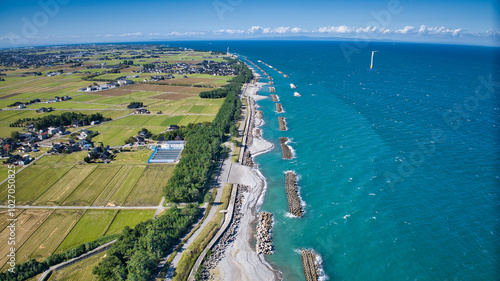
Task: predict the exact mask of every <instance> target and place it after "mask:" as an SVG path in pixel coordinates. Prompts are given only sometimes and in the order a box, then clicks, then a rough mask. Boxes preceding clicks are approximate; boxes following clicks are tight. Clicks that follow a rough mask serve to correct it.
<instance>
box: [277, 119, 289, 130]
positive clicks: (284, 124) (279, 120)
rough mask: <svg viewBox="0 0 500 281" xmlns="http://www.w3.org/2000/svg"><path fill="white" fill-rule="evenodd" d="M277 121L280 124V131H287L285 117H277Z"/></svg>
mask: <svg viewBox="0 0 500 281" xmlns="http://www.w3.org/2000/svg"><path fill="white" fill-rule="evenodd" d="M278 123H279V125H280V130H281V131H288V127H287V126H286V121H285V117H278Z"/></svg>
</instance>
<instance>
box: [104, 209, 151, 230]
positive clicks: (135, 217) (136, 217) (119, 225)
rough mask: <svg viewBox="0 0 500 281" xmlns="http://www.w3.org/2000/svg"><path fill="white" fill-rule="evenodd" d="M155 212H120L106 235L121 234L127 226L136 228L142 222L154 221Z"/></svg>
mask: <svg viewBox="0 0 500 281" xmlns="http://www.w3.org/2000/svg"><path fill="white" fill-rule="evenodd" d="M154 214H155V211H154V210H120V211H118V214H117V215H116V216H115V219H114V220H113V222H112V223H111V225H110V226H109V228H108V230H107V231H106V235H111V234H116V233H120V232H121V231H122V229H123V228H124V227H125V226H129V227H134V226H136V225H137V224H138V223H140V222H141V221H145V220H149V219H152V218H153V216H154Z"/></svg>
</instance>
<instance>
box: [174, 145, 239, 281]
mask: <svg viewBox="0 0 500 281" xmlns="http://www.w3.org/2000/svg"><path fill="white" fill-rule="evenodd" d="M226 144H227V143H226ZM228 145H229V147H230V149H231V151H230V152H229V154H228V157H227V158H226V159H225V160H224V162H223V163H222V165H220V166H219V167H218V170H217V171H215V173H216V174H217V175H218V176H217V178H216V183H215V185H216V186H218V187H219V188H217V194H216V196H215V199H214V203H219V202H220V201H221V198H222V192H223V190H224V186H225V185H226V183H227V180H228V178H229V172H230V170H231V157H230V155H232V154H233V150H234V145H233V144H232V143H229V144H228ZM216 213H217V204H214V205H213V206H212V208H211V209H210V213H208V216H207V217H206V218H205V220H204V221H203V223H202V224H201V226H200V227H199V228H198V229H197V230H196V231H195V233H193V235H191V237H189V239H188V240H187V241H186V243H184V245H183V246H182V248H181V249H179V251H178V252H177V254H176V255H175V257H174V259H173V261H172V263H171V264H170V267H169V268H168V271H167V274H166V277H165V280H172V277H173V275H174V272H175V269H176V268H177V265H178V264H179V261H180V260H181V257H182V253H183V252H184V251H185V250H186V249H187V248H188V247H189V246H190V245H191V244H192V243H193V242H194V241H195V240H196V238H198V236H199V235H200V233H201V232H202V231H203V229H204V228H205V227H206V226H207V224H208V223H209V222H210V221H211V220H212V218H213V217H214V216H215V214H216Z"/></svg>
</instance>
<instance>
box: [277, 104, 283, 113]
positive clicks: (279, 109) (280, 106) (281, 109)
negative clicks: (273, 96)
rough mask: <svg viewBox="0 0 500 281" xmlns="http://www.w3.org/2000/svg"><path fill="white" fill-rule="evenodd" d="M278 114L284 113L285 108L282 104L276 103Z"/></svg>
mask: <svg viewBox="0 0 500 281" xmlns="http://www.w3.org/2000/svg"><path fill="white" fill-rule="evenodd" d="M276 112H278V113H283V112H284V111H283V106H282V105H281V103H276Z"/></svg>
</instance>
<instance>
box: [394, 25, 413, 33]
mask: <svg viewBox="0 0 500 281" xmlns="http://www.w3.org/2000/svg"><path fill="white" fill-rule="evenodd" d="M395 32H396V33H401V34H409V33H413V32H415V27H414V26H410V25H407V26H405V27H404V28H403V29H398V30H396V31H395Z"/></svg>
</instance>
